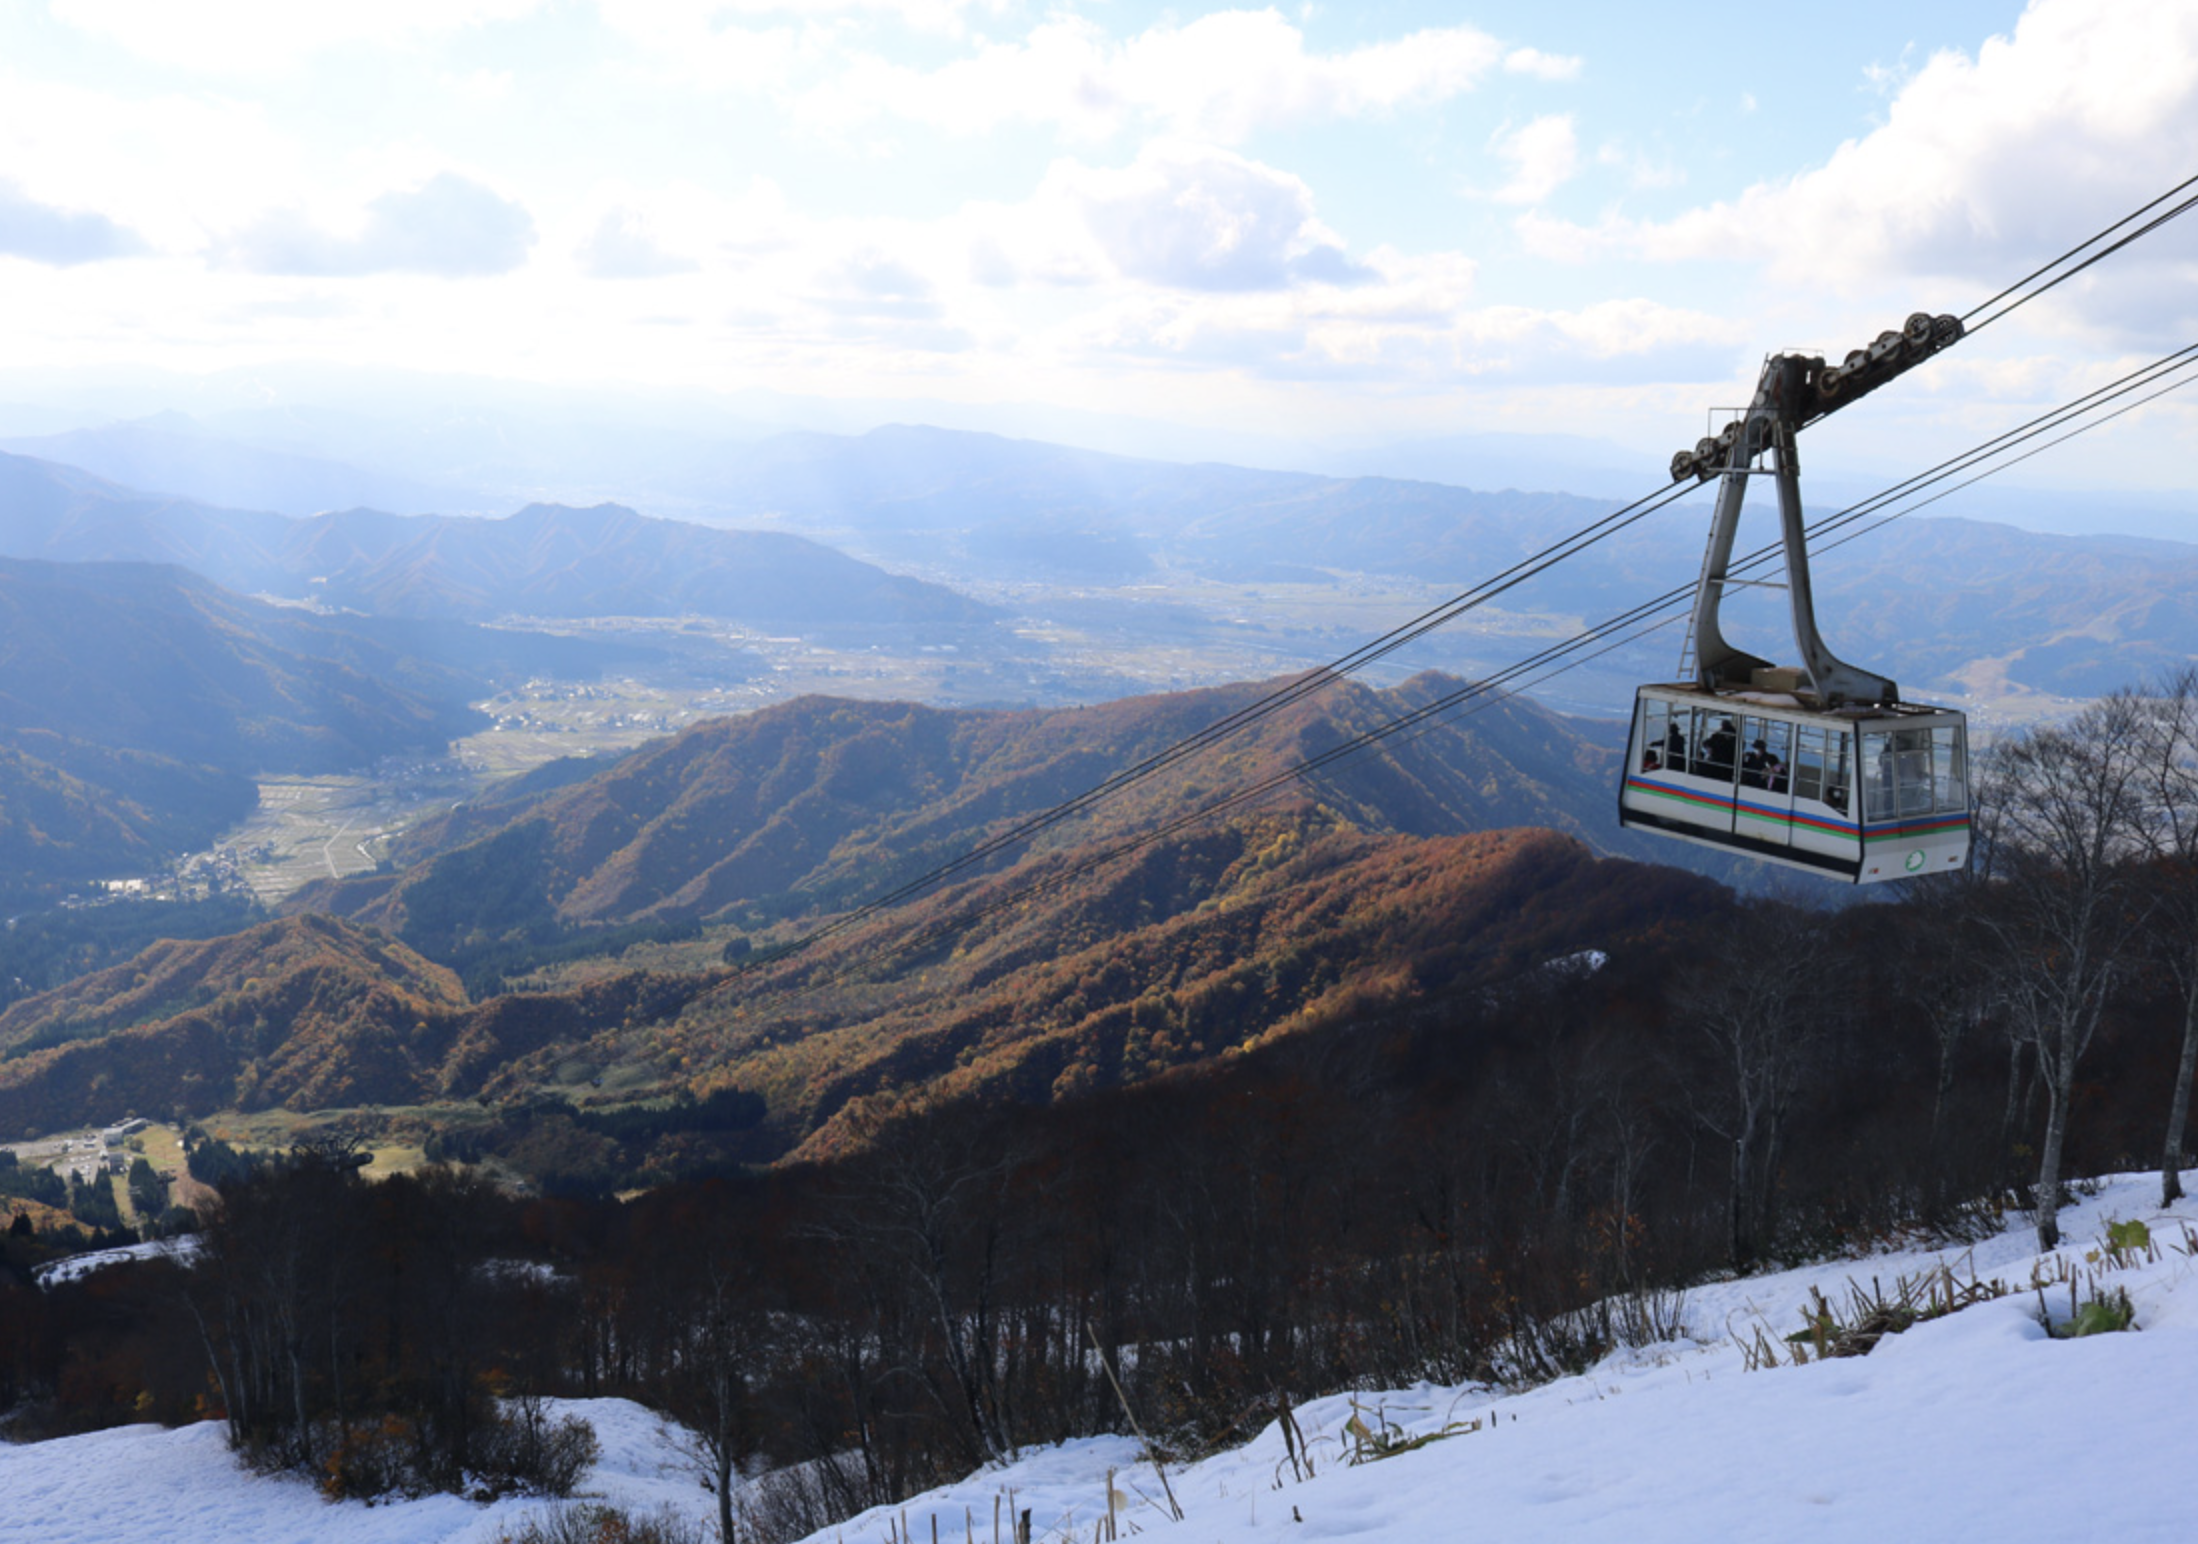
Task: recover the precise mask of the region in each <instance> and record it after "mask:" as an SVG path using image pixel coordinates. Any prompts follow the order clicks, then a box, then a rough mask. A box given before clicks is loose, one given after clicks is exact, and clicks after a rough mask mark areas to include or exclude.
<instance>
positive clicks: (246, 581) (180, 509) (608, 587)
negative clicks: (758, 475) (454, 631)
mask: <svg viewBox="0 0 2198 1544" xmlns="http://www.w3.org/2000/svg"><path fill="white" fill-rule="evenodd" d="M0 556H12V557H26V558H45V559H50V560H58V561H76V562H86V561H91V562H112V561H133V562H153V563H174V564H178V565H180V566H182V567H185V568H188V569H190V570H192V571H193V572H194V573H198V574H201V575H203V576H205V577H207V578H209V579H212V580H213V581H214V582H215V583H217V584H221V585H224V586H227V587H228V588H230V589H235V590H241V591H244V592H246V593H260V594H274V595H280V596H284V597H286V598H292V599H310V600H314V601H317V602H320V603H323V604H326V605H330V606H340V607H348V608H352V609H356V610H360V611H367V612H372V613H376V614H379V615H385V616H402V617H420V618H431V619H437V620H451V619H458V620H467V621H489V620H493V619H495V618H498V617H503V616H510V615H521V616H536V617H559V618H564V617H597V616H651V617H661V616H679V615H688V614H692V615H701V616H716V617H726V618H730V619H736V620H741V621H746V622H750V623H753V624H756V625H761V626H771V627H780V626H783V627H789V628H825V629H842V630H852V631H858V632H860V631H867V632H877V631H878V630H880V629H890V628H895V627H901V628H907V627H914V628H959V627H969V626H978V625H983V624H985V623H988V622H989V621H990V620H991V619H992V618H993V616H994V613H993V611H992V610H991V609H990V608H988V607H986V606H984V605H982V604H980V603H979V602H977V601H974V600H971V599H969V598H968V597H966V596H963V595H960V594H958V593H956V592H955V591H953V590H950V589H947V588H945V587H944V586H941V585H936V584H928V583H925V582H923V581H921V580H916V579H906V578H901V577H898V576H896V575H893V574H888V573H886V572H885V571H884V570H882V569H879V568H876V567H874V566H872V565H870V564H867V563H861V562H858V561H856V560H855V559H853V558H850V557H847V556H845V555H844V554H842V553H839V552H835V551H833V550H832V549H831V548H829V547H824V546H820V545H819V544H817V543H815V542H812V541H809V540H806V539H804V538H802V537H799V536H789V535H785V534H782V533H777V532H769V531H725V530H717V529H713V528H710V527H707V526H698V525H692V524H688V523H686V522H682V521H676V520H658V519H652V518H651V517H649V516H645V515H640V514H637V513H635V512H634V511H633V510H630V509H627V508H624V507H623V506H620V505H616V504H602V505H597V506H595V507H594V508H591V509H568V508H565V507H563V506H559V505H549V504H535V505H529V506H528V507H527V508H525V509H523V510H521V511H519V512H518V513H517V514H514V515H512V516H510V517H508V518H506V519H502V520H484V519H478V518H474V517H470V516H439V515H416V516H400V515H388V514H383V513H380V512H379V511H375V510H367V509H353V510H346V511H342V512H339V513H331V514H323V515H316V516H313V517H311V518H309V519H302V520H300V519H292V518H290V517H287V516H283V515H272V514H264V513H257V512H254V511H250V510H231V509H220V508H216V507H213V506H211V505H206V504H199V503H196V502H193V501H191V500H186V499H168V498H162V497H158V496H153V495H146V494H140V493H137V492H135V491H133V490H131V489H128V488H124V487H121V486H119V485H117V484H114V483H110V482H107V481H106V480H104V479H102V478H98V477H94V476H92V475H90V474H89V473H85V472H82V471H78V470H76V469H74V468H70V467H64V466H57V465H54V464H52V463H47V462H41V461H34V460H30V459H28V458H25V457H21V456H7V455H0Z"/></svg>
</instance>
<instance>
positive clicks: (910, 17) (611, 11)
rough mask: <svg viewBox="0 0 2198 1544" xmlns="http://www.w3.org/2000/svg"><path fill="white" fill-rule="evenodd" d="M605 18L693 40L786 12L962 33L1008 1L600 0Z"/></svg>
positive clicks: (639, 31) (642, 33) (647, 33)
mask: <svg viewBox="0 0 2198 1544" xmlns="http://www.w3.org/2000/svg"><path fill="white" fill-rule="evenodd" d="M599 4H600V8H601V10H602V14H603V19H604V20H605V21H607V22H609V23H610V24H611V25H613V26H615V27H617V28H619V29H620V30H622V31H625V32H628V33H630V34H632V35H633V36H635V37H641V38H651V39H659V40H678V41H681V42H686V41H692V40H693V39H694V38H696V37H698V36H703V35H707V34H709V33H712V32H718V31H724V30H727V21H728V18H732V17H740V16H787V17H794V18H796V19H799V20H803V21H820V20H829V19H833V18H839V17H871V16H876V17H885V18H889V19H891V20H893V21H896V22H898V23H900V24H901V25H902V26H904V27H907V28H909V29H911V30H913V31H917V32H936V33H945V34H949V35H954V34H959V33H961V32H962V31H964V30H965V29H966V27H967V25H968V17H969V14H970V13H971V12H972V11H976V12H982V13H985V14H992V15H996V14H998V13H1000V12H1002V11H1005V10H1006V9H1008V0H599Z"/></svg>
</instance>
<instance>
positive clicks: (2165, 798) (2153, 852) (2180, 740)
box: [2138, 666, 2198, 1206]
mask: <svg viewBox="0 0 2198 1544" xmlns="http://www.w3.org/2000/svg"><path fill="white" fill-rule="evenodd" d="M2141 706H2142V707H2143V708H2144V710H2145V714H2144V725H2143V728H2144V773H2143V782H2142V788H2141V797H2142V800H2143V804H2142V818H2141V819H2140V821H2139V823H2138V833H2139V838H2140V840H2141V841H2142V842H2143V844H2144V848H2145V851H2146V853H2147V854H2148V855H2149V856H2150V857H2151V859H2152V869H2153V878H2154V880H2155V881H2156V883H2155V886H2154V890H2153V894H2154V898H2155V902H2156V904H2157V905H2158V906H2159V908H2160V915H2161V918H2162V920H2163V921H2164V922H2165V923H2166V926H2165V927H2164V928H2162V929H2161V930H2160V932H2159V937H2160V938H2161V941H2162V946H2163V947H2162V954H2163V956H2164V960H2165V963H2166V965H2167V968H2168V971H2169V974H2170V975H2171V976H2172V977H2173V978H2174V980H2175V983H2176V987H2177V989H2178V990H2179V991H2180V993H2181V994H2182V999H2183V1046H2182V1056H2181V1058H2180V1060H2179V1062H2178V1065H2177V1067H2176V1073H2175V1086H2174V1088H2173V1090H2172V1091H2171V1092H2170V1094H2169V1097H2168V1117H2167V1133H2166V1137H2165V1140H2164V1141H2163V1142H2162V1144H2161V1152H2160V1204H2161V1205H2162V1206H2167V1205H2170V1204H2172V1203H2173V1202H2174V1201H2175V1200H2176V1199H2177V1198H2178V1197H2180V1196H2181V1195H2182V1193H2183V1142H2184V1138H2185V1136H2186V1134H2187V1132H2188V1130H2189V1124H2190V1084H2191V1078H2192V1076H2193V1075H2194V1074H2198V666H2185V667H2184V668H2183V669H2181V670H2179V671H2177V672H2175V673H2174V674H2173V675H2171V676H2169V677H2168V678H2167V679H2166V680H2164V681H2162V682H2161V683H2160V685H2159V687H2158V689H2157V691H2156V692H2155V693H2154V694H2153V695H2152V696H2150V697H2147V698H2145V699H2144V700H2143V701H2142V704H2141Z"/></svg>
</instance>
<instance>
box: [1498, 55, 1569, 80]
mask: <svg viewBox="0 0 2198 1544" xmlns="http://www.w3.org/2000/svg"><path fill="white" fill-rule="evenodd" d="M1581 63H1582V61H1581V59H1580V56H1579V55H1578V54H1545V53H1543V52H1542V51H1541V50H1540V49H1538V48H1514V49H1513V50H1511V52H1510V53H1508V54H1505V55H1504V57H1503V67H1504V69H1505V71H1506V72H1507V73H1509V74H1512V75H1531V76H1533V77H1534V78H1535V79H1536V80H1578V79H1579V78H1580V68H1581Z"/></svg>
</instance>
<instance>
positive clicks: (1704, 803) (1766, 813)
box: [1626, 777, 1855, 838]
mask: <svg viewBox="0 0 2198 1544" xmlns="http://www.w3.org/2000/svg"><path fill="white" fill-rule="evenodd" d="M1626 787H1627V788H1628V789H1629V790H1631V791H1632V792H1635V793H1646V794H1654V795H1656V796H1657V797H1659V798H1665V799H1676V800H1678V801H1679V802H1680V803H1682V804H1687V805H1692V806H1695V807H1697V808H1700V809H1709V810H1716V811H1717V812H1718V813H1719V814H1723V813H1724V812H1725V811H1727V810H1731V809H1734V808H1736V807H1737V809H1738V811H1739V813H1740V814H1743V815H1746V816H1749V817H1750V818H1752V819H1755V820H1763V821H1769V822H1771V823H1773V824H1777V825H1793V826H1802V827H1804V828H1806V829H1808V830H1811V831H1819V832H1822V833H1823V834H1824V835H1826V836H1844V837H1849V838H1852V837H1853V836H1854V835H1855V828H1854V827H1853V826H1852V825H1847V824H1843V823H1841V822H1840V821H1837V820H1825V819H1823V818H1821V817H1820V816H1816V815H1806V814H1795V813H1793V812H1791V811H1787V810H1770V809H1765V808H1763V807H1762V806H1761V805H1757V804H1738V805H1737V806H1736V804H1735V801H1733V800H1731V799H1721V798H1717V797H1715V796H1713V795H1710V794H1703V793H1696V792H1695V791H1694V790H1693V789H1691V788H1674V787H1672V786H1671V785H1670V784H1668V783H1652V782H1650V781H1649V780H1648V779H1647V778H1645V777H1628V778H1627V779H1626Z"/></svg>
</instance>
